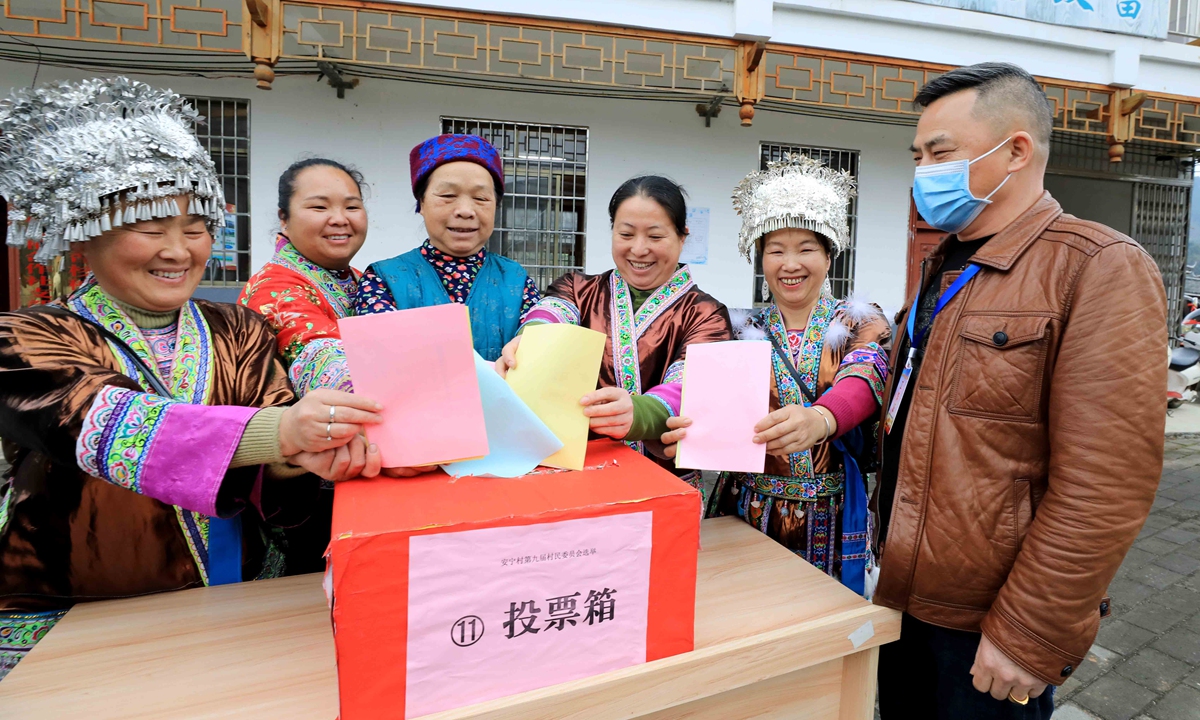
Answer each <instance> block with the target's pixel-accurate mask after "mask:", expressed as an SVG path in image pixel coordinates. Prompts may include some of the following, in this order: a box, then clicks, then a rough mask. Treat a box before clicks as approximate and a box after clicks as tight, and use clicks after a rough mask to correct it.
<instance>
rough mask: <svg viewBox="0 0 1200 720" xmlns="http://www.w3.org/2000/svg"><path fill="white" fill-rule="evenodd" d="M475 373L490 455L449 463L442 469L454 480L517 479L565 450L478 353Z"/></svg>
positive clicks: (559, 441)
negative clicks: (461, 478)
mask: <svg viewBox="0 0 1200 720" xmlns="http://www.w3.org/2000/svg"><path fill="white" fill-rule="evenodd" d="M475 374H476V375H477V376H478V378H479V395H480V398H481V399H482V400H483V421H484V425H486V427H487V439H488V450H489V452H488V454H487V456H486V457H482V458H479V459H477V460H463V461H461V462H454V463H447V464H446V465H443V466H442V469H443V470H445V471H446V472H447V473H449V474H450V475H453V476H454V477H462V476H464V475H475V476H477V477H505V478H508V477H518V476H521V475H524V474H526V473H528V472H530V471H531V470H533V469H534V468H536V467H537V466H538V464H539V463H541V462H542V461H543V460H545V459H546V458H548V457H550V456H551V455H553V454H554V453H556V452H558V451H559V450H561V449H562V446H563V444H562V441H561V440H559V439H558V437H557V436H555V434H554V433H553V432H552V431H551V430H550V428H548V427H546V423H544V422H542V421H541V420H540V419H539V418H538V416H537V415H535V414H534V413H533V411H532V410H530V409H529V406H528V405H526V404H525V401H524V400H522V399H521V398H519V397H517V394H516V393H515V392H513V389H512V388H511V387H509V385H508V383H506V382H505V381H504V378H502V377H500V376H499V375H497V374H496V368H495V366H494V364H493V363H490V362H488V361H487V360H484V359H483V358H482V357H480V355H479V353H475Z"/></svg>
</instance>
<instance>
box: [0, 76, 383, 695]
mask: <svg viewBox="0 0 1200 720" xmlns="http://www.w3.org/2000/svg"><path fill="white" fill-rule="evenodd" d="M197 119H198V116H197V115H196V112H195V110H193V109H192V108H191V107H190V106H189V105H187V103H186V101H185V100H184V99H183V98H182V97H180V96H179V95H176V94H175V93H173V92H170V91H163V90H159V89H156V88H153V87H150V86H148V85H145V84H143V83H139V82H132V81H129V80H126V79H124V78H115V79H96V80H87V81H83V82H80V83H74V84H72V83H63V84H59V85H55V86H51V87H47V88H41V89H38V90H36V91H20V92H17V93H14V95H13V96H11V97H10V98H8V99H5V100H3V101H0V195H4V196H6V197H7V198H8V200H9V202H10V203H11V204H12V206H13V212H12V213H11V217H12V218H13V220H14V222H13V223H12V225H11V227H10V228H9V229H8V237H9V243H10V244H17V245H19V244H23V243H25V242H27V241H32V242H36V243H39V244H40V247H39V250H38V254H37V256H36V257H37V259H38V260H40V261H42V262H48V261H52V260H53V259H54V258H56V257H58V256H59V255H60V254H61V253H63V252H64V251H66V250H67V249H68V248H69V247H70V246H71V245H72V244H76V246H77V247H78V248H79V249H80V250H81V251H82V252H83V254H84V256H85V257H86V259H87V262H88V265H89V267H90V269H91V271H92V275H91V276H89V277H88V279H87V280H86V282H85V283H84V284H83V286H82V287H81V288H79V290H78V291H76V292H75V293H74V294H72V295H71V296H70V298H68V299H67V300H66V301H65V302H64V303H58V304H53V305H50V306H42V307H37V308H27V309H24V310H20V311H17V312H11V313H4V314H0V437H3V438H4V450H5V455H6V456H7V457H8V458H9V459H10V461H11V462H12V466H13V471H12V473H11V475H10V476H9V477H7V478H4V479H3V480H2V481H0V677H2V676H3V675H4V674H6V673H7V671H8V670H9V669H11V668H12V667H13V666H14V665H15V664H16V662H17V661H18V660H19V659H20V658H21V657H22V656H23V655H24V653H25V652H27V651H28V650H29V649H30V648H31V647H32V646H33V644H34V643H36V642H37V640H39V639H40V638H41V637H42V636H43V635H44V634H45V633H46V632H47V631H48V630H49V628H50V627H52V626H53V624H54V623H55V622H56V621H57V620H58V618H59V617H61V616H62V614H63V613H64V612H65V611H66V608H69V607H70V606H71V605H72V604H73V603H75V602H80V601H84V600H97V599H103V598H112V597H127V596H131V595H140V594H144V593H152V592H160V591H164V590H176V589H181V588H187V587H193V586H199V585H215V584H222V583H230V582H240V581H242V580H253V579H256V578H259V577H272V576H276V575H279V574H280V573H282V572H283V570H284V567H283V555H282V554H281V550H280V548H279V546H278V544H277V543H276V542H275V541H274V538H275V532H274V531H273V529H272V528H273V527H277V526H281V525H293V524H295V523H296V522H299V521H302V520H303V519H304V518H305V517H306V516H307V514H308V512H309V510H310V506H311V504H312V502H313V501H314V500H315V498H316V493H317V487H318V479H317V478H316V477H314V475H313V474H311V473H316V474H319V475H321V476H322V477H325V478H327V479H342V478H344V477H352V476H355V475H357V474H367V475H370V474H373V473H378V469H379V454H378V452H377V451H372V450H371V448H368V447H367V446H366V445H365V442H364V440H363V439H362V437H361V436H360V432H361V430H362V425H363V424H364V423H369V422H378V419H379V415H378V413H377V412H376V411H377V410H378V409H379V408H378V406H377V405H376V404H375V403H374V402H372V401H370V400H368V399H365V398H361V397H356V396H354V395H351V394H349V393H340V392H336V391H333V390H321V391H318V392H314V393H310V394H309V395H308V396H306V397H305V398H304V399H303V400H301V401H300V402H298V403H296V404H295V405H292V406H290V407H289V404H290V403H291V402H292V401H293V400H294V399H295V398H294V396H293V394H292V390H291V388H290V387H289V386H288V381H287V374H286V372H285V370H284V368H283V365H282V363H281V362H280V360H279V357H278V354H277V351H276V347H275V342H276V341H275V337H274V336H273V334H272V333H271V330H270V328H269V327H268V326H267V324H266V323H265V322H264V321H263V319H262V318H261V317H260V316H258V315H257V314H255V313H254V312H252V311H251V310H249V309H247V308H243V307H240V306H234V305H219V304H214V303H207V302H202V301H194V300H190V299H189V298H190V297H191V295H192V292H193V291H194V290H195V289H196V286H197V285H198V284H199V282H200V279H201V277H202V276H203V273H204V268H205V265H206V264H207V261H208V258H209V255H210V252H211V249H212V242H213V239H212V234H211V233H212V231H213V229H214V228H216V227H218V226H219V225H220V224H221V223H222V222H223V210H224V199H223V197H222V191H221V184H220V181H219V179H218V178H217V176H216V172H215V168H214V167H213V163H212V160H211V159H210V158H209V157H208V154H207V153H206V152H205V150H204V149H203V148H202V147H201V146H200V144H199V143H198V142H197V141H196V138H195V136H194V135H193V133H192V127H193V124H194V123H195V122H196V120H197ZM248 505H252V506H253V507H254V509H253V510H248V511H246V512H240V511H241V510H242V509H243V508H246V507H247V506H248Z"/></svg>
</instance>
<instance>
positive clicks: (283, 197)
mask: <svg viewBox="0 0 1200 720" xmlns="http://www.w3.org/2000/svg"><path fill="white" fill-rule="evenodd" d="M310 167H331V168H334V169H335V170H341V171H342V172H344V173H346V174H347V175H349V176H350V179H351V180H353V181H354V186H355V187H357V188H358V194H359V195H362V187H363V183H365V182H366V181H365V180H363V174H362V173H361V172H359V171H358V170H356V169H355V168H353V167H348V166H346V165H343V164H342V163H340V162H338V161H337V160H330V159H329V158H306V159H304V160H297V161H296V162H294V163H292V164H291V165H289V166H288V169H287V170H284V171H283V174H282V175H280V176H279V216H280V217H281V218H283V219H284V220H287V219H288V216H289V215H290V214H291V212H290V211H289V208H290V207H291V204H292V196H293V195H295V194H296V177H297V176H298V175H300V172H301V171H302V170H305V169H307V168H310Z"/></svg>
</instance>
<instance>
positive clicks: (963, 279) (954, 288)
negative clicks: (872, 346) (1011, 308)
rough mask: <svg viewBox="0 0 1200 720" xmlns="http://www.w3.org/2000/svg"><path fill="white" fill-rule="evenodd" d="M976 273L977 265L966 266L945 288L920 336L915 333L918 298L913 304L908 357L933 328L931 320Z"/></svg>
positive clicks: (915, 350) (909, 315)
mask: <svg viewBox="0 0 1200 720" xmlns="http://www.w3.org/2000/svg"><path fill="white" fill-rule="evenodd" d="M978 273H979V266H978V265H976V264H974V263H971V264H970V265H967V267H966V268H965V269H964V270H963V271H962V274H961V275H959V276H958V278H957V279H956V280H955V281H954V282H953V283H952V284H951V285H950V287H948V288H946V292H944V293H942V294H941V296H940V297H939V298H938V300H937V304H936V305H935V306H934V307H933V315H931V316H930V317H929V324H928V325H926V326H925V328H924V329H922V330H921V334H920V335H918V334H917V332H916V328H917V308H918V307H919V306H920V299H919V298H918V299H917V301H915V302H914V303H913V306H912V309H911V310H909V312H908V341H909V355H910V356H913V355H915V354H916V353H917V352H919V348H920V347H921V341H922V340H924V339H925V335H926V334H927V333H928V332H929V329H930V328H931V327H933V320H934V318H936V317H937V316H938V313H940V312H941V311H942V310H943V309H944V308H945V307H946V305H948V304H949V303H950V301H951V300H953V299H954V296H955V295H957V294H958V291H959V290H962V289H963V288H964V287H966V286H967V283H969V282H971V278H973V277H975V276H976V275H977V274H978Z"/></svg>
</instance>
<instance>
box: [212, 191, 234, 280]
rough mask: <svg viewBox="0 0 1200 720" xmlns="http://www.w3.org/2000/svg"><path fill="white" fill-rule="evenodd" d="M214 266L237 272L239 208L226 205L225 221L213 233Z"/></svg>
mask: <svg viewBox="0 0 1200 720" xmlns="http://www.w3.org/2000/svg"><path fill="white" fill-rule="evenodd" d="M209 263H210V264H211V265H212V267H214V268H216V269H219V270H225V271H227V272H237V269H238V257H237V208H236V207H234V206H233V205H226V206H225V223H224V224H223V225H222V226H221V227H219V228H217V230H216V232H214V233H213V246H212V258H211V259H210V260H209Z"/></svg>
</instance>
